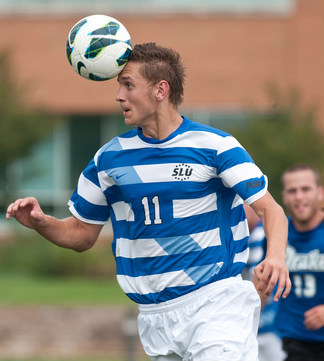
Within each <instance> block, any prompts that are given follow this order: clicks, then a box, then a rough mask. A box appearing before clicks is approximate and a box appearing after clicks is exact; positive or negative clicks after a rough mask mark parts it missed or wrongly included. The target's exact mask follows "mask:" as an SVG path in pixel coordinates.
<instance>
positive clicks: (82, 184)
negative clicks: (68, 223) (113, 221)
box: [68, 157, 109, 224]
mask: <svg viewBox="0 0 324 361" xmlns="http://www.w3.org/2000/svg"><path fill="white" fill-rule="evenodd" d="M68 205H69V210H70V212H71V213H72V214H73V215H74V216H75V217H76V218H78V219H80V220H81V221H83V222H86V223H92V224H105V223H106V222H107V221H108V219H109V211H108V203H107V199H106V197H105V194H104V192H103V191H102V189H101V187H100V182H99V177H98V172H97V165H96V157H95V158H94V159H92V160H91V161H90V163H89V164H88V166H87V167H86V168H85V170H84V171H83V172H82V173H81V175H80V177H79V181H78V185H77V187H76V189H75V191H74V193H73V194H72V196H71V198H70V200H69V202H68Z"/></svg>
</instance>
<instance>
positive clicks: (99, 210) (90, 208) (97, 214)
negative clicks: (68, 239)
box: [71, 192, 109, 222]
mask: <svg viewBox="0 0 324 361" xmlns="http://www.w3.org/2000/svg"><path fill="white" fill-rule="evenodd" d="M71 202H72V203H73V207H74V209H75V210H76V211H77V213H78V214H79V215H80V216H81V217H82V218H85V219H88V220H94V221H99V222H107V221H108V219H109V209H108V208H107V206H100V205H95V204H92V203H90V202H88V201H86V200H85V199H84V198H83V197H81V196H80V195H78V194H77V192H74V193H73V195H72V197H71ZM89 212H91V218H89Z"/></svg>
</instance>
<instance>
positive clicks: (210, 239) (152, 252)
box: [116, 228, 221, 258]
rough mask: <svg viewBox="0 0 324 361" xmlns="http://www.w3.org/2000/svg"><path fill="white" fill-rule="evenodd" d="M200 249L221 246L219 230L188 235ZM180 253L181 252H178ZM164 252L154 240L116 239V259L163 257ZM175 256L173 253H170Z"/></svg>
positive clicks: (166, 253)
mask: <svg viewBox="0 0 324 361" xmlns="http://www.w3.org/2000/svg"><path fill="white" fill-rule="evenodd" d="M189 236H190V237H191V238H192V239H193V240H194V241H195V242H197V244H198V245H199V246H200V247H201V248H202V249H204V248H207V247H213V246H219V245H221V240H220V236H219V228H215V229H212V230H209V231H206V232H200V233H195V234H190V235H189ZM180 251H181V252H182V250H180ZM168 254H169V253H168V252H166V251H165V250H164V249H163V248H162V247H161V245H160V244H159V243H158V242H157V241H156V240H155V239H154V238H138V239H135V240H134V239H127V238H117V239H116V257H125V258H140V257H159V256H165V255H168ZM172 254H175V253H172Z"/></svg>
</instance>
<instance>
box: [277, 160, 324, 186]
mask: <svg viewBox="0 0 324 361" xmlns="http://www.w3.org/2000/svg"><path fill="white" fill-rule="evenodd" d="M300 170H310V171H311V172H313V173H314V176H315V180H316V184H317V185H318V186H321V185H322V184H323V182H322V177H321V174H320V172H319V171H318V169H317V168H315V167H313V166H312V165H310V164H306V163H295V164H293V165H291V166H290V167H288V168H286V169H285V171H284V172H283V173H282V175H281V179H280V180H281V188H282V189H283V188H284V176H285V175H286V174H287V173H294V172H298V171H300Z"/></svg>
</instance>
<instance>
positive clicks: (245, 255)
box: [233, 248, 249, 263]
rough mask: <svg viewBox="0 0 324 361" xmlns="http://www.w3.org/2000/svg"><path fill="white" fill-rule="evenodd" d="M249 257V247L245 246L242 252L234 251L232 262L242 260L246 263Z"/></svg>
mask: <svg viewBox="0 0 324 361" xmlns="http://www.w3.org/2000/svg"><path fill="white" fill-rule="evenodd" d="M248 258H249V249H248V248H246V249H245V250H244V251H243V252H240V253H235V256H234V260H233V263H236V262H243V263H246V262H247V260H248Z"/></svg>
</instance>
